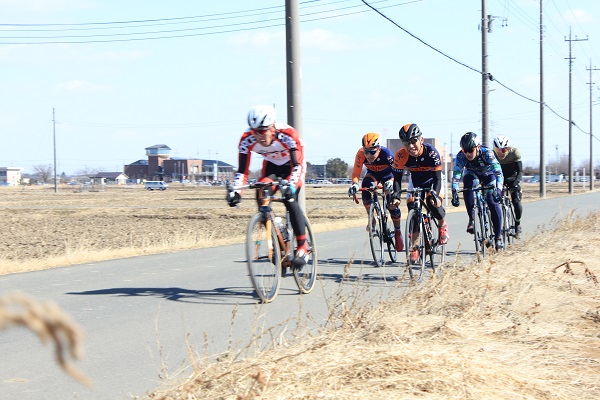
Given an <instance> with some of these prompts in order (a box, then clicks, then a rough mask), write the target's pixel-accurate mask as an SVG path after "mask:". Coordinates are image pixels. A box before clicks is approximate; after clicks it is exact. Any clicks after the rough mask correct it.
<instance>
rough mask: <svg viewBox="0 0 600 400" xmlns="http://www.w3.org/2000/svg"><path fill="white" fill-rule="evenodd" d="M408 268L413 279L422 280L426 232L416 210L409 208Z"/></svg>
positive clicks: (407, 231) (407, 221)
mask: <svg viewBox="0 0 600 400" xmlns="http://www.w3.org/2000/svg"><path fill="white" fill-rule="evenodd" d="M404 237H405V240H406V243H405V247H406V268H407V269H408V273H409V274H410V278H411V280H413V281H415V282H421V280H422V279H423V272H424V271H425V258H426V254H425V253H424V251H425V234H424V225H423V223H422V222H421V219H420V218H419V216H418V214H417V212H416V211H415V210H412V209H411V210H409V211H408V215H407V216H406V235H405V236H404Z"/></svg>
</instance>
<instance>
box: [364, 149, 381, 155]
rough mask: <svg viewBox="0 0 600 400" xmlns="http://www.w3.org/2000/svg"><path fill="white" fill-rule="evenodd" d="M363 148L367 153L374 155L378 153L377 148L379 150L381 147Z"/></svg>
mask: <svg viewBox="0 0 600 400" xmlns="http://www.w3.org/2000/svg"><path fill="white" fill-rule="evenodd" d="M363 150H364V151H365V154H366V155H369V156H374V155H375V153H377V150H379V149H363Z"/></svg>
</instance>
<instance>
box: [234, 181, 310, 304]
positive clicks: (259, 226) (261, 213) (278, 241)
mask: <svg viewBox="0 0 600 400" xmlns="http://www.w3.org/2000/svg"><path fill="white" fill-rule="evenodd" d="M287 185H288V182H287V181H285V180H280V181H278V182H255V183H252V184H249V185H244V186H237V187H233V186H231V185H228V187H227V190H228V191H232V190H241V189H246V188H249V189H256V191H257V201H258V212H257V213H256V214H254V215H253V216H252V217H250V221H249V222H248V231H247V235H246V261H247V265H248V275H249V276H250V281H251V282H252V286H253V287H254V290H255V292H256V294H257V295H258V297H259V298H260V300H261V301H262V302H263V303H270V302H272V301H273V300H274V299H275V298H276V297H277V294H278V293H279V286H280V284H281V278H282V277H284V276H286V275H287V270H288V269H291V271H292V274H293V276H294V280H295V281H296V284H297V286H298V289H299V291H300V293H303V294H307V293H310V292H311V291H312V289H313V287H314V285H315V281H316V278H317V247H316V244H315V238H314V236H313V232H312V229H311V227H310V224H309V222H308V219H306V217H305V218H304V220H305V221H306V222H305V227H306V244H307V246H308V254H307V256H306V258H307V259H306V265H304V266H303V267H301V268H298V267H295V266H293V265H292V259H293V258H294V255H295V252H296V246H297V244H296V239H295V236H294V233H293V230H292V227H291V223H290V216H289V212H288V211H287V210H286V215H285V221H284V220H283V219H281V218H280V217H277V216H276V215H275V211H274V210H273V209H272V208H271V203H272V202H278V203H283V202H285V201H286V200H285V199H284V197H283V196H276V195H275V191H276V190H277V188H279V189H282V188H284V187H286V186H287ZM271 190H273V192H271Z"/></svg>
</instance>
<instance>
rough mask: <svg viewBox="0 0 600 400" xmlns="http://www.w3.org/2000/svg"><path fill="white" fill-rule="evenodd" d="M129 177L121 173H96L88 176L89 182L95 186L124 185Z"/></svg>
mask: <svg viewBox="0 0 600 400" xmlns="http://www.w3.org/2000/svg"><path fill="white" fill-rule="evenodd" d="M127 179H129V177H128V176H127V175H125V174H124V173H122V172H98V173H97V174H96V175H94V176H90V180H91V181H92V183H93V184H95V185H105V184H117V185H125V184H126V183H127Z"/></svg>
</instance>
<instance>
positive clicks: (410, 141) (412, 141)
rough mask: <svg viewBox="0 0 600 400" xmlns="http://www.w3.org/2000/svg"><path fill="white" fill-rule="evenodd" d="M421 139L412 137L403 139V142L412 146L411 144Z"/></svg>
mask: <svg viewBox="0 0 600 400" xmlns="http://www.w3.org/2000/svg"><path fill="white" fill-rule="evenodd" d="M418 141H419V139H410V140H403V141H402V144H403V145H405V146H410V145H411V144H415V143H417V142H418Z"/></svg>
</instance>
